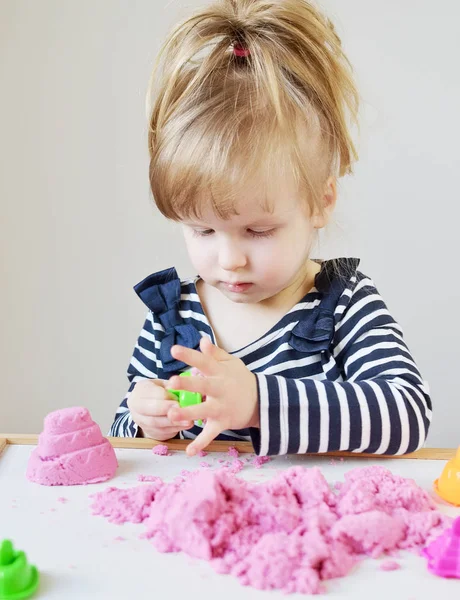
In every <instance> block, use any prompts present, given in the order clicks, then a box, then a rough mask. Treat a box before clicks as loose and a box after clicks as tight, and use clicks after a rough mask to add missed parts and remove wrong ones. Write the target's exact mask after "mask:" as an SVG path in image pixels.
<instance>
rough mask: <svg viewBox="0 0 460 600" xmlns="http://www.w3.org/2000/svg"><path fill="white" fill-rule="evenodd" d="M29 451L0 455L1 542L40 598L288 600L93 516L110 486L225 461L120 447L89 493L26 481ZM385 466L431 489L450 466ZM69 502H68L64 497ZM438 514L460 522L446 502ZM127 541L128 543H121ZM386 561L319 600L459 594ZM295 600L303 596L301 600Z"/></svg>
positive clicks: (351, 464)
mask: <svg viewBox="0 0 460 600" xmlns="http://www.w3.org/2000/svg"><path fill="white" fill-rule="evenodd" d="M32 448H33V447H31V446H7V448H6V449H5V450H4V452H3V454H2V455H1V456H0V539H4V538H10V539H12V540H13V543H14V545H15V547H16V549H17V550H24V551H25V552H26V554H27V557H28V559H29V560H30V562H31V563H32V564H35V565H36V566H37V568H38V569H39V571H40V574H41V586H40V591H39V592H38V593H37V595H36V597H37V598H43V599H49V600H51V599H59V600H62V599H63V598H65V599H66V600H73V599H74V598H75V599H77V598H78V599H79V600H82V599H85V600H93V599H97V600H100V599H105V598H117V599H118V598H127V597H133V598H134V597H136V596H137V597H140V596H141V595H146V596H147V595H148V596H149V597H152V598H159V597H160V596H163V597H164V598H173V599H174V600H175V599H176V598H179V597H190V598H198V597H199V598H200V600H208V599H209V600H211V599H212V600H214V599H215V598H216V597H218V598H219V600H227V599H230V598H235V597H237V598H238V600H246V599H247V600H256V599H258V598H260V599H261V600H262V599H268V598H270V599H272V598H284V599H286V595H285V594H283V593H281V592H262V591H259V590H255V589H253V588H247V587H243V586H242V585H240V583H239V582H238V580H236V579H234V578H233V577H231V576H229V575H218V574H216V573H215V572H214V571H213V569H212V568H211V567H210V565H208V564H206V563H205V562H200V561H196V560H192V559H190V558H189V557H187V556H185V555H183V554H161V553H159V552H157V551H156V550H155V548H154V547H153V546H152V545H151V544H150V543H149V542H148V541H147V540H143V539H139V535H140V534H142V533H143V532H144V528H143V526H142V525H134V524H128V523H126V524H124V525H122V526H120V525H114V524H111V523H109V522H108V521H107V520H106V519H104V518H102V517H95V516H92V514H91V511H90V509H89V506H90V499H89V495H90V494H92V493H95V492H97V491H100V490H103V489H105V488H106V487H108V486H117V487H132V486H134V485H139V482H138V481H137V476H138V475H139V474H144V475H157V476H159V477H162V478H163V479H165V480H166V481H170V480H172V479H173V478H174V477H175V476H176V475H178V474H179V473H180V471H181V470H182V469H188V470H193V469H197V468H200V466H199V465H200V462H201V461H203V460H204V461H207V462H209V463H211V465H212V468H218V467H220V466H221V464H220V463H219V462H218V460H219V459H221V458H228V457H227V456H226V455H225V454H218V453H212V454H209V455H208V456H207V457H206V458H198V457H194V458H188V457H187V456H186V455H185V454H184V453H183V452H174V453H173V455H172V456H170V457H160V456H154V455H153V454H152V452H151V451H150V450H140V449H117V450H116V453H117V457H118V460H119V464H120V466H119V469H118V472H117V476H116V477H115V478H114V479H112V480H111V481H109V482H106V483H103V484H97V485H91V486H75V487H42V486H39V485H35V484H32V483H29V482H28V481H27V480H26V478H25V470H26V465H27V460H28V457H29V455H30V452H31V451H32ZM376 462H377V461H376V460H373V459H368V458H359V457H358V458H345V459H344V461H343V462H341V461H338V460H337V459H334V460H331V458H327V457H304V456H293V457H288V458H287V457H278V458H276V459H274V460H272V461H271V462H270V463H267V464H265V465H264V466H263V467H262V468H261V469H255V468H254V467H252V466H249V465H248V466H245V468H244V469H243V470H242V471H241V472H240V473H239V476H240V477H243V478H245V479H248V480H253V481H257V482H261V481H264V480H266V479H269V478H271V477H273V475H274V474H275V473H276V472H277V471H279V470H281V469H286V468H288V467H291V466H294V465H303V466H305V467H307V466H308V467H310V466H319V467H321V469H322V471H323V473H324V475H325V477H326V478H327V479H328V480H329V481H336V480H343V475H344V473H345V472H346V471H348V470H350V469H352V468H355V467H357V466H364V465H367V466H368V465H369V464H375V463H376ZM378 464H382V465H384V466H386V467H387V468H389V469H390V470H391V471H393V472H394V473H396V474H399V475H401V476H404V477H411V478H413V479H415V480H416V481H417V483H418V484H419V485H420V486H421V487H423V488H425V489H426V490H428V491H430V492H431V489H432V482H433V480H434V479H436V478H437V477H438V476H439V474H440V472H441V471H442V468H443V466H444V462H443V461H439V460H438V461H436V460H409V459H407V460H403V459H384V460H380V461H379V462H378ZM60 497H65V498H67V500H68V502H66V503H65V504H63V503H61V502H59V501H58V498H60ZM439 508H440V510H441V511H443V512H445V513H447V514H450V515H452V516H457V515H460V509H455V508H452V507H449V506H446V505H443V504H441V503H440V505H439ZM118 537H123V538H125V539H124V540H123V541H121V540H117V539H116V538H118ZM380 562H381V560H372V559H366V560H364V561H363V562H362V563H360V564H359V565H358V566H357V567H356V568H355V569H354V571H353V572H352V573H351V574H350V575H349V576H347V577H345V578H342V579H336V580H329V581H327V582H326V587H327V590H328V592H327V594H324V595H320V596H316V597H317V598H323V597H324V598H330V599H331V600H345V599H347V600H351V599H352V600H369V598H372V600H388V598H389V597H391V599H392V600H400V599H401V600H432V599H433V598H440V599H442V600H450V599H454V598H458V597H460V580H446V579H442V578H438V577H435V576H434V575H431V574H430V573H429V572H428V570H427V568H426V561H425V560H424V559H423V558H421V557H418V556H415V555H413V554H410V553H401V557H400V558H398V562H399V563H400V564H401V567H402V568H401V569H400V570H397V571H391V572H384V571H381V570H380V569H379V564H380ZM288 597H289V598H292V599H293V600H296V599H297V598H305V597H306V596H301V595H299V594H293V595H291V596H288Z"/></svg>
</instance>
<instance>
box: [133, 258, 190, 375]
mask: <svg viewBox="0 0 460 600" xmlns="http://www.w3.org/2000/svg"><path fill="white" fill-rule="evenodd" d="M134 291H135V292H136V294H137V295H138V296H139V298H140V299H141V300H142V302H143V303H144V304H145V305H146V306H147V307H148V308H149V309H150V310H151V311H152V312H153V313H155V316H156V317H157V318H158V320H159V321H160V323H161V325H162V326H163V328H164V330H165V335H164V338H163V340H162V341H161V344H160V348H159V356H158V357H159V359H160V360H161V362H162V364H163V371H165V372H172V371H178V370H181V369H183V368H184V367H188V365H186V364H185V363H184V362H181V361H179V360H176V359H175V358H173V357H172V356H171V348H172V347H173V346H174V345H175V344H180V345H181V346H186V347H187V348H192V349H197V348H198V347H199V345H200V339H201V334H200V332H199V331H198V329H197V328H196V327H195V326H194V325H192V324H190V323H185V322H184V320H183V318H182V317H181V315H180V313H179V303H180V295H181V282H180V279H179V277H178V275H177V272H176V269H175V268H174V267H171V268H170V269H165V270H163V271H159V272H158V273H153V274H152V275H149V276H148V277H146V278H145V279H143V280H142V281H141V282H140V283H138V284H137V285H135V286H134Z"/></svg>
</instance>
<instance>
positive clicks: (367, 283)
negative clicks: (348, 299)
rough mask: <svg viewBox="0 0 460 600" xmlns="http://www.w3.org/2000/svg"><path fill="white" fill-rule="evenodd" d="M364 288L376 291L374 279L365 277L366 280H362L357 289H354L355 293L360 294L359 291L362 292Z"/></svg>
mask: <svg viewBox="0 0 460 600" xmlns="http://www.w3.org/2000/svg"><path fill="white" fill-rule="evenodd" d="M364 287H370V288H372V289H373V290H374V291H375V284H374V282H373V281H372V279H369V277H365V278H364V279H361V281H360V282H359V283H358V284H356V286H355V288H354V289H353V293H354V294H356V292H359V290H362V289H363V288H364Z"/></svg>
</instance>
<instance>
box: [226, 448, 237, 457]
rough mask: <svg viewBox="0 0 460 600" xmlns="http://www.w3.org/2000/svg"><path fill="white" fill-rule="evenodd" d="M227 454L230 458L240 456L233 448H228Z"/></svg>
mask: <svg viewBox="0 0 460 600" xmlns="http://www.w3.org/2000/svg"><path fill="white" fill-rule="evenodd" d="M227 454H228V456H230V457H231V458H238V456H239V455H240V453H239V452H238V450H237V448H235V446H230V447H229V449H228V452H227Z"/></svg>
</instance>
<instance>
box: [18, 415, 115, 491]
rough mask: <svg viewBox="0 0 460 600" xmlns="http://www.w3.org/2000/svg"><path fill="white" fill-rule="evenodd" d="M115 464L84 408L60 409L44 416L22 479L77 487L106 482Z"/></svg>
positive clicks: (111, 450) (108, 448) (109, 447)
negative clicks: (25, 477)
mask: <svg viewBox="0 0 460 600" xmlns="http://www.w3.org/2000/svg"><path fill="white" fill-rule="evenodd" d="M117 467H118V463H117V459H116V456H115V452H114V450H113V448H112V446H111V445H110V443H109V441H108V440H107V439H105V438H104V437H102V433H101V430H100V428H99V425H97V424H96V423H94V421H93V420H92V419H91V416H90V414H89V412H88V410H87V409H86V408H83V407H79V406H78V407H73V408H64V409H62V410H57V411H55V412H52V413H50V414H49V415H47V416H46V417H45V421H44V428H43V432H42V433H41V434H40V436H39V438H38V446H37V448H35V450H33V452H32V454H31V456H30V459H29V463H28V466H27V473H26V476H27V478H28V479H29V480H30V481H34V482H35V483H40V484H42V485H81V484H87V483H97V482H99V481H106V480H107V479H110V478H111V477H113V475H114V474H115V471H116V470H117Z"/></svg>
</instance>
